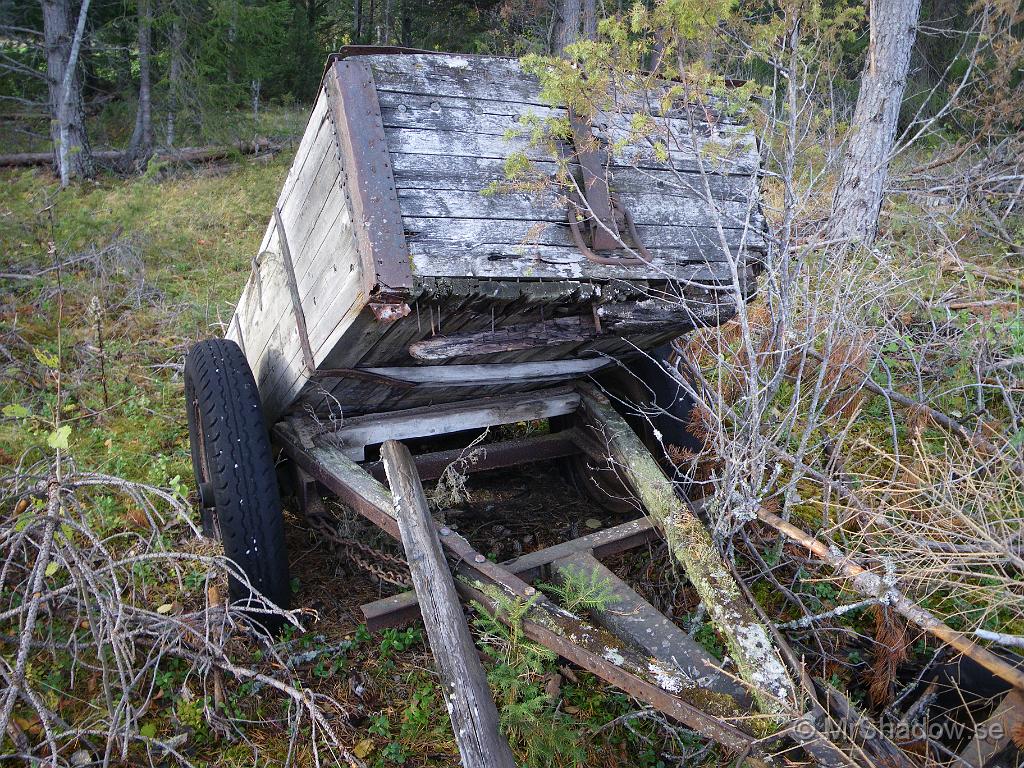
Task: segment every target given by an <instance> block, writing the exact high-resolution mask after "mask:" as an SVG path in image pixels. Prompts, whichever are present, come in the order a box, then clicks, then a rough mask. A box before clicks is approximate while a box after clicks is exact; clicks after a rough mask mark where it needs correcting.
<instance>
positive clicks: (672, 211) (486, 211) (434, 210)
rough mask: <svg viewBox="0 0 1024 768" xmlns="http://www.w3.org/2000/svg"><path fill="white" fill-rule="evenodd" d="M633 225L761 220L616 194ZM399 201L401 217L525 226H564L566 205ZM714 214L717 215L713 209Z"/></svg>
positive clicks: (520, 200) (504, 199) (427, 194)
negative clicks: (520, 223) (523, 222)
mask: <svg viewBox="0 0 1024 768" xmlns="http://www.w3.org/2000/svg"><path fill="white" fill-rule="evenodd" d="M620 197H621V199H622V202H623V204H624V205H625V206H626V208H627V209H629V211H630V212H631V213H632V214H633V218H634V220H635V221H636V223H637V224H644V225H662V226H675V227H714V226H716V225H717V224H718V219H719V218H720V219H721V225H722V226H723V227H724V228H727V229H742V228H744V227H745V226H749V227H751V228H752V229H755V230H756V229H760V226H761V216H760V214H758V213H757V212H756V211H754V212H752V213H751V212H750V211H749V206H748V205H747V204H746V203H745V202H733V201H721V202H718V201H716V202H715V203H711V202H709V201H707V200H697V199H693V198H682V197H672V198H665V197H662V196H661V195H657V194H654V193H651V194H634V193H626V194H622V195H620ZM398 199H399V201H400V202H401V204H402V215H403V216H419V217H423V216H426V217H429V216H441V217H445V218H460V219H525V220H529V221H550V222H563V221H565V220H566V218H567V216H568V207H569V204H568V202H567V200H566V198H565V196H564V195H561V194H557V193H555V192H553V191H546V192H543V193H539V194H527V193H525V192H506V193H496V194H493V195H484V194H481V193H479V192H466V191H462V190H449V191H445V192H433V191H428V190H424V189H400V190H399V191H398ZM715 209H717V211H718V212H717V214H716V210H715Z"/></svg>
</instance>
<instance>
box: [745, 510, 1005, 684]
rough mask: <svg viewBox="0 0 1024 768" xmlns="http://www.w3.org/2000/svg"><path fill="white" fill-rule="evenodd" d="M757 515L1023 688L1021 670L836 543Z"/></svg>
mask: <svg viewBox="0 0 1024 768" xmlns="http://www.w3.org/2000/svg"><path fill="white" fill-rule="evenodd" d="M757 517H758V519H759V520H761V521H762V522H764V523H767V524H768V525H770V526H772V527H773V528H775V529H776V530H777V531H779V533H781V534H783V535H784V536H786V537H787V538H789V539H791V540H792V541H795V542H797V543H798V544H800V545H801V546H803V547H805V548H807V549H808V550H809V551H810V552H812V553H813V554H814V555H815V556H816V557H818V558H819V559H821V560H822V561H823V562H825V563H826V564H828V565H829V566H830V567H832V568H833V569H834V570H835V571H837V572H838V573H841V574H842V575H844V576H846V577H847V578H848V579H849V580H850V583H851V585H852V586H853V588H854V589H856V590H857V592H859V593H860V594H861V595H864V596H865V597H871V598H878V600H879V601H880V602H883V603H886V604H888V605H890V606H892V607H893V608H894V609H895V610H896V611H897V612H898V613H899V614H900V615H901V616H903V617H904V618H905V619H907V620H908V621H911V622H913V623H914V624H916V625H917V626H919V627H921V629H923V630H925V631H926V632H928V633H930V634H932V635H934V636H935V637H937V638H938V639H940V640H942V641H943V642H944V643H948V644H949V645H951V646H953V647H954V648H956V649H957V650H958V651H960V652H961V653H963V654H964V655H965V656H969V657H970V658H972V659H974V660H975V661H976V662H978V663H979V664H980V665H981V666H983V667H984V668H985V669H987V670H988V671H989V672H991V673H992V674H994V675H997V676H998V677H1001V678H1002V679H1003V680H1006V681H1007V682H1008V683H1010V684H1011V685H1013V686H1014V687H1016V688H1024V672H1022V671H1021V670H1020V669H1018V668H1017V667H1015V666H1013V665H1012V664H1010V663H1008V662H1007V661H1006V660H1005V659H1002V658H1000V657H999V656H996V655H995V654H994V653H992V652H991V651H989V650H988V649H986V648H983V647H982V646H980V645H978V644H977V643H975V642H974V641H973V640H971V639H970V638H969V637H967V635H965V634H964V633H963V632H957V631H956V630H955V629H953V628H952V627H950V626H949V625H947V624H946V623H944V622H943V621H941V620H940V619H938V618H937V617H936V616H935V615H934V614H932V613H931V612H930V611H927V610H925V609H924V608H922V607H921V606H919V605H917V604H916V603H914V602H913V601H912V600H910V599H909V598H907V597H906V596H905V595H903V594H902V593H900V592H899V591H897V590H896V588H895V586H894V585H891V584H888V583H886V581H885V580H884V579H883V578H882V577H880V576H878V575H877V574H875V573H872V572H871V571H869V570H867V569H866V568H863V567H861V566H860V565H858V564H857V563H855V562H854V561H853V559H852V558H851V557H850V556H849V555H848V554H844V553H843V552H841V551H840V550H839V549H838V548H836V547H835V545H832V546H829V545H826V544H825V543H824V542H822V541H820V540H818V539H816V538H814V537H813V536H811V535H810V534H809V533H806V532H804V531H802V530H800V529H799V528H797V527H796V526H795V525H793V524H792V523H788V522H786V521H785V520H783V519H782V518H781V517H779V516H778V515H776V514H774V513H773V512H770V511H768V510H767V509H765V508H764V507H763V506H758V508H757Z"/></svg>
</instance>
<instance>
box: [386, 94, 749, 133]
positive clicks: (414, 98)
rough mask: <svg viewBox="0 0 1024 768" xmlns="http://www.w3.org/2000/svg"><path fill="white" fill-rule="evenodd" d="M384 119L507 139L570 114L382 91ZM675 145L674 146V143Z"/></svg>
mask: <svg viewBox="0 0 1024 768" xmlns="http://www.w3.org/2000/svg"><path fill="white" fill-rule="evenodd" d="M379 93H380V106H381V119H382V120H383V122H384V127H385V128H419V129H421V130H431V131H466V132H468V133H476V134H484V135H490V136H505V135H506V134H508V133H509V132H518V133H521V134H523V135H527V136H528V135H530V134H531V133H533V132H534V131H536V130H538V129H543V128H544V127H545V125H546V123H547V124H549V123H550V121H555V120H558V121H564V120H566V119H567V117H568V113H567V111H566V110H565V109H564V108H561V107H554V108H552V107H539V106H529V105H525V104H520V105H515V102H506V103H508V104H511V105H515V107H514V108H512V109H502V110H493V109H491V108H489V107H488V105H490V104H493V103H494V102H485V101H481V100H479V99H468V98H466V99H459V98H453V97H449V98H446V99H445V100H444V101H443V103H442V102H441V101H439V100H438V98H437V97H436V96H423V95H417V94H408V93H395V92H392V91H387V90H381V91H380V92H379ZM589 123H590V124H591V125H593V126H594V128H595V130H596V131H597V132H598V133H600V131H601V130H603V129H606V128H609V127H615V128H617V129H618V130H620V131H625V132H629V133H631V134H632V135H633V136H635V137H637V138H641V137H654V138H657V137H665V138H668V137H673V136H674V137H683V136H687V137H688V136H690V135H691V134H692V133H693V131H694V130H696V131H697V132H698V135H699V136H701V137H707V136H713V135H716V134H717V135H718V136H721V137H733V136H740V135H744V134H745V133H746V132H747V130H748V129H747V128H745V127H744V126H739V125H736V124H733V123H708V122H706V121H705V120H702V119H700V118H699V117H698V119H697V120H691V119H689V118H682V117H662V116H660V115H657V114H650V115H644V116H643V118H642V119H637V118H636V117H635V115H634V114H633V113H625V114H622V113H616V112H605V111H601V112H597V113H596V114H595V115H594V116H593V117H592V118H590V120H589ZM670 143H673V142H670Z"/></svg>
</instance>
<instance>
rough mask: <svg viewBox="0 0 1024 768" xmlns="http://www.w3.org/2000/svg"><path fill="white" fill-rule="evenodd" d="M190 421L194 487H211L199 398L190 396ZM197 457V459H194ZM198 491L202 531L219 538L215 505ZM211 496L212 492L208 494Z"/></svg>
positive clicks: (218, 524)
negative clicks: (193, 444) (193, 430)
mask: <svg viewBox="0 0 1024 768" xmlns="http://www.w3.org/2000/svg"><path fill="white" fill-rule="evenodd" d="M192 423H193V424H195V439H196V451H195V454H194V456H193V461H192V465H193V467H192V470H193V473H194V474H195V477H196V489H197V490H198V489H202V488H203V486H206V487H207V488H209V487H211V482H210V460H209V458H208V457H207V456H206V430H205V429H204V428H203V419H202V416H201V414H200V411H199V399H198V398H196V397H193V398H192ZM196 459H198V461H196ZM204 495H206V494H204V493H203V492H202V491H201V490H200V491H199V502H200V516H201V518H202V522H203V533H205V534H206V535H207V536H210V537H212V538H214V539H217V540H220V538H221V535H220V523H219V521H218V520H217V507H216V504H214V503H212V502H213V499H212V498H204ZM208 495H209V496H211V497H212V495H213V494H212V493H211V494H208Z"/></svg>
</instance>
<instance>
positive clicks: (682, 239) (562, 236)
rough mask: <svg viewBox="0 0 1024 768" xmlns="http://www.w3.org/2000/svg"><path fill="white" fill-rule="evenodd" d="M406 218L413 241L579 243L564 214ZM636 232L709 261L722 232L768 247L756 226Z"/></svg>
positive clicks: (718, 250)
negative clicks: (553, 218)
mask: <svg viewBox="0 0 1024 768" xmlns="http://www.w3.org/2000/svg"><path fill="white" fill-rule="evenodd" d="M402 222H403V224H404V225H405V229H406V237H407V238H408V240H409V242H410V243H422V242H424V241H435V242H436V241H447V242H449V243H451V244H453V245H456V246H460V245H461V246H473V245H476V244H478V243H495V244H501V245H557V246H562V247H573V248H574V247H575V245H574V243H573V240H572V234H571V233H570V231H569V225H568V223H566V221H565V218H563V219H562V220H561V221H524V220H522V219H508V218H494V219H463V218H450V219H448V218H438V217H430V216H428V217H420V216H404V217H403V218H402ZM637 234H639V235H640V239H641V240H643V242H644V244H645V245H646V246H647V247H648V248H680V249H689V250H691V251H693V252H694V253H695V254H700V255H702V256H703V258H702V259H700V260H701V261H707V262H712V261H721V260H722V259H723V258H725V257H724V255H723V254H722V234H724V239H725V244H726V245H727V246H728V247H729V248H730V250H732V249H736V248H739V247H740V244H741V243H745V244H746V247H747V248H748V249H749V250H756V251H763V250H764V249H765V247H766V246H765V241H764V237H763V235H762V233H761V232H759V231H757V230H754V229H748V230H746V231H744V230H742V229H732V228H727V229H724V230H723V231H722V234H720V233H719V232H718V230H717V228H712V227H680V226H657V225H654V226H648V225H638V226H637ZM695 260H696V259H695ZM469 274H470V273H467V275H469Z"/></svg>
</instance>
